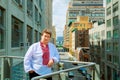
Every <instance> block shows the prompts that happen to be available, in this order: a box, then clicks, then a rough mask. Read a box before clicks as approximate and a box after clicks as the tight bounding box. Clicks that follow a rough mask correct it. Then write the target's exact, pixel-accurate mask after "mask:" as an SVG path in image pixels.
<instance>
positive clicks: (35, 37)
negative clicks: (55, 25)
mask: <svg viewBox="0 0 120 80" xmlns="http://www.w3.org/2000/svg"><path fill="white" fill-rule="evenodd" d="M34 39H35V40H34V41H35V42H37V41H38V32H37V31H36V30H35V34H34Z"/></svg>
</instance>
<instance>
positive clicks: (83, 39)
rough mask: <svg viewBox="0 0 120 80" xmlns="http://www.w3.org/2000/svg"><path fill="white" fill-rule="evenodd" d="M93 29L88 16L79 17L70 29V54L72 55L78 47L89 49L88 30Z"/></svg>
mask: <svg viewBox="0 0 120 80" xmlns="http://www.w3.org/2000/svg"><path fill="white" fill-rule="evenodd" d="M90 28H92V22H89V17H88V16H78V17H77V21H76V22H73V23H72V24H71V25H70V28H69V52H70V53H71V54H72V53H74V52H75V50H76V48H77V47H89V35H88V30H89V29H90Z"/></svg>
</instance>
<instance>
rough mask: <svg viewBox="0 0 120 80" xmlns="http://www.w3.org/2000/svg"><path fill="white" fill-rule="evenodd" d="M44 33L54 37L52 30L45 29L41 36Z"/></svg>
mask: <svg viewBox="0 0 120 80" xmlns="http://www.w3.org/2000/svg"><path fill="white" fill-rule="evenodd" d="M44 33H47V34H50V37H51V36H52V32H51V30H50V29H47V28H45V29H44V30H43V31H42V33H41V35H43V34H44Z"/></svg>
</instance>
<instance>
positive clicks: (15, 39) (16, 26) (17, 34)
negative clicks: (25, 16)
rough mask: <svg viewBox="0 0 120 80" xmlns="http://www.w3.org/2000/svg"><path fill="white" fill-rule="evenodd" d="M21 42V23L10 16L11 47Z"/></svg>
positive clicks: (17, 45)
mask: <svg viewBox="0 0 120 80" xmlns="http://www.w3.org/2000/svg"><path fill="white" fill-rule="evenodd" d="M21 42H23V23H22V22H21V21H20V20H18V19H16V18H15V17H12V47H19V46H20V43H21Z"/></svg>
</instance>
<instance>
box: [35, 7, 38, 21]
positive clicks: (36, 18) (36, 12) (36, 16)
mask: <svg viewBox="0 0 120 80" xmlns="http://www.w3.org/2000/svg"><path fill="white" fill-rule="evenodd" d="M35 21H36V22H37V21H38V9H37V7H35Z"/></svg>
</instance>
